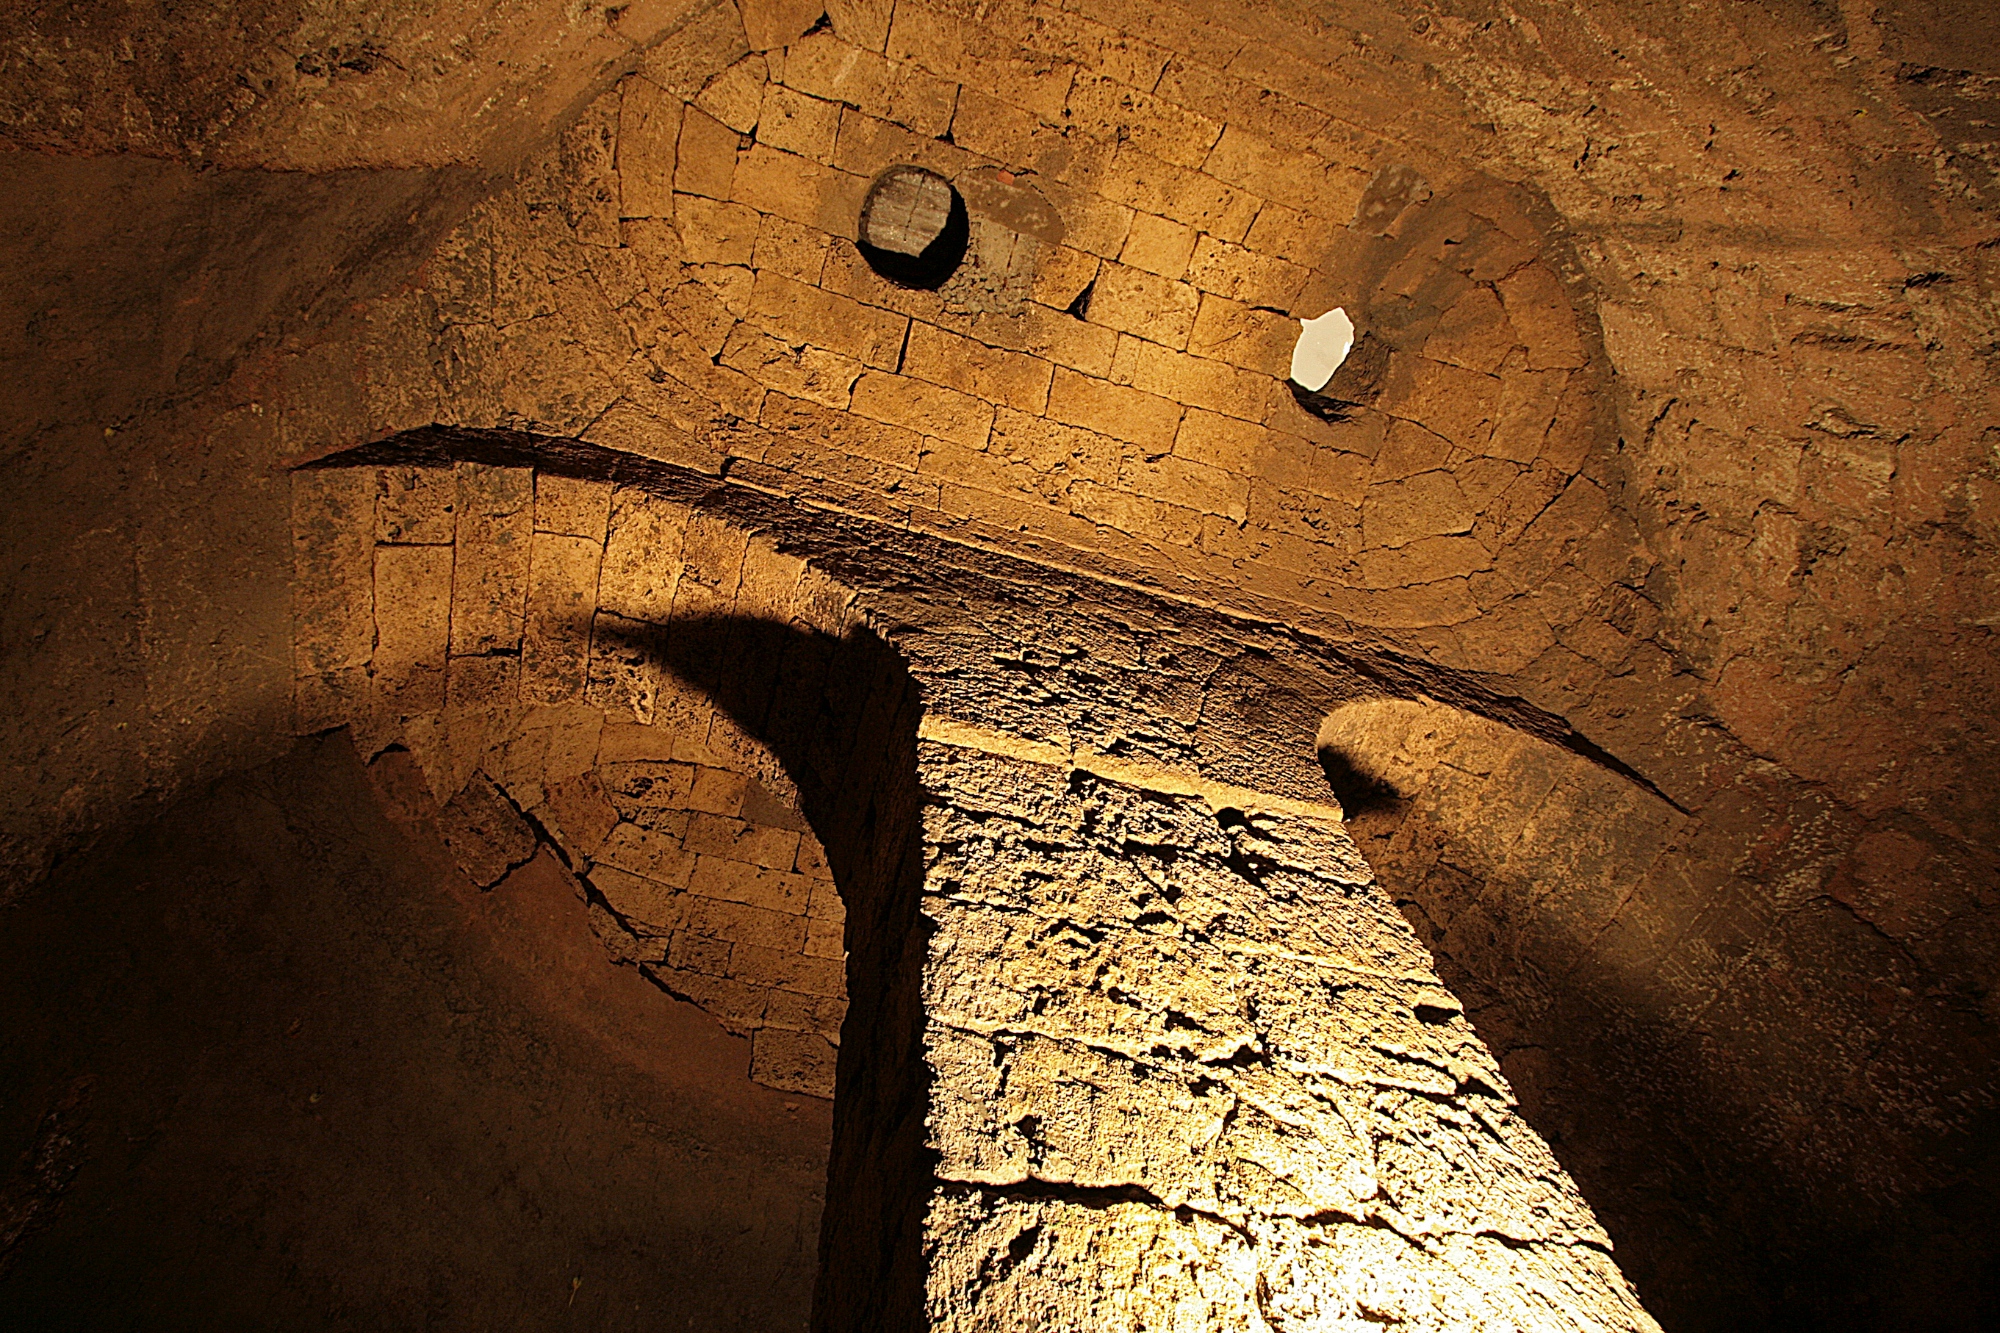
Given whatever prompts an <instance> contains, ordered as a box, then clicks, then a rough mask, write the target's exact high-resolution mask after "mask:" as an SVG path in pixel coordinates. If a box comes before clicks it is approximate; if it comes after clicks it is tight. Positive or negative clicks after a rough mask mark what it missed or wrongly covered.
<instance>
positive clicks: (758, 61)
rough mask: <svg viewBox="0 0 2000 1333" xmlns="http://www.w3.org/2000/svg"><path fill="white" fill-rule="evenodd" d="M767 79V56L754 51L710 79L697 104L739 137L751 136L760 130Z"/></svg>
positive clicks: (698, 97)
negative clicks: (765, 59) (739, 135)
mask: <svg viewBox="0 0 2000 1333" xmlns="http://www.w3.org/2000/svg"><path fill="white" fill-rule="evenodd" d="M768 77H769V69H768V66H767V65H766V64H765V61H764V57H763V56H761V55H759V54H757V53H755V52H752V53H751V54H749V55H747V56H744V57H743V58H742V59H741V60H738V61H737V62H736V63H735V64H733V65H731V66H730V67H729V68H728V69H725V70H723V71H722V72H721V73H720V74H717V75H716V76H715V77H714V78H712V79H710V80H709V81H708V83H707V85H706V86H705V87H703V88H702V90H701V91H700V92H699V93H697V94H696V95H695V99H694V105H695V106H696V107H698V108H700V109H701V110H702V111H705V112H707V113H708V114H709V115H711V116H714V117H715V118H716V119H717V120H718V121H720V122H722V123H723V124H724V125H727V126H728V127H729V128H730V129H732V130H735V131H736V132H737V133H738V134H748V133H750V132H751V131H752V130H754V129H756V128H757V115H758V113H759V111H761V110H762V108H763V105H764V88H765V80H766V79H767V78H768Z"/></svg>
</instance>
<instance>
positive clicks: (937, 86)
mask: <svg viewBox="0 0 2000 1333" xmlns="http://www.w3.org/2000/svg"><path fill="white" fill-rule="evenodd" d="M957 111H958V85H957V84H956V83H953V82H950V81H948V80H945V79H940V78H936V77H934V76H932V75H930V74H927V73H925V72H924V71H923V70H920V69H917V68H915V67H914V66H910V65H902V66H898V67H896V69H895V79H894V82H893V83H892V84H891V85H890V88H889V111H888V118H889V119H890V120H892V121H894V122H895V123H896V124H898V125H901V126H903V127H905V128H906V129H908V130H909V131H910V132H911V133H913V134H915V135H918V136H919V137H921V138H926V139H934V138H936V137H937V136H938V135H941V134H943V133H944V132H945V131H946V130H948V129H949V128H951V122H952V118H953V116H954V115H955V114H956V113H957Z"/></svg>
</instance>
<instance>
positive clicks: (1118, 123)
mask: <svg viewBox="0 0 2000 1333" xmlns="http://www.w3.org/2000/svg"><path fill="white" fill-rule="evenodd" d="M1068 110H1069V119H1070V123H1071V124H1072V125H1074V126H1076V127H1077V128H1078V129H1080V130H1082V131H1083V132H1085V133H1088V134H1092V135H1095V136H1096V137H1098V138H1101V139H1103V140H1105V141H1106V142H1109V143H1116V144H1126V143H1129V144H1131V145H1132V146H1133V147H1134V148H1135V149H1137V150H1138V151H1140V152H1142V153H1146V154H1149V155H1151V156H1153V157H1156V158H1159V159H1160V160H1161V161H1163V162H1172V163H1174V164H1176V165H1178V166H1182V167H1190V168H1194V167H1199V166H1201V164H1202V161H1203V160H1204V159H1205V158H1206V157H1207V156H1208V152H1209V149H1211V148H1213V147H1214V146H1215V141H1216V139H1218V138H1219V137H1220V136H1221V134H1222V122H1221V121H1219V120H1213V119H1210V118H1209V116H1206V115H1203V114H1201V112H1199V111H1195V110H1190V109H1189V108H1187V107H1184V106H1178V105H1176V104H1174V103H1172V102H1168V101H1164V100H1162V99H1160V98H1157V97H1154V96H1152V95H1151V94H1150V93H1145V92H1141V91H1139V90H1138V89H1136V88H1134V87H1132V86H1131V85H1130V84H1126V83H1120V82H1118V81H1117V80H1115V79H1112V78H1109V77H1107V76H1104V75H1099V74H1090V73H1083V74H1079V75H1078V76H1077V77H1076V80H1075V82H1074V83H1073V84H1072V85H1071V87H1070V91H1069V107H1068ZM1207 110H1209V111H1212V112H1215V113H1217V114H1222V113H1224V112H1226V110H1227V108H1226V107H1209V108H1207Z"/></svg>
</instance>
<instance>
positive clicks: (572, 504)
mask: <svg viewBox="0 0 2000 1333" xmlns="http://www.w3.org/2000/svg"><path fill="white" fill-rule="evenodd" d="M611 490H612V487H611V483H610V482H608V481H588V480H583V479H580V478H575V477H558V476H553V475H551V474H549V473H546V472H540V473H536V474H535V531H536V532H557V533H561V534H563V535H564V536H566V537H588V538H590V539H591V540H592V541H594V542H596V543H597V544H598V545H600V546H602V545H603V544H604V529H605V525H606V523H607V522H608V521H609V519H610V515H611Z"/></svg>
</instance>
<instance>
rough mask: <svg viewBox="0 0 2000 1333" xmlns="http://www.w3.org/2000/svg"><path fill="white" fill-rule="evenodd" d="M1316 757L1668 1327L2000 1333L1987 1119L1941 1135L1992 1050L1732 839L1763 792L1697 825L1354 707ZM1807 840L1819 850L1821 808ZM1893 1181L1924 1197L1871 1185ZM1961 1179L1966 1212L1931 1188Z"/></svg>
mask: <svg viewBox="0 0 2000 1333" xmlns="http://www.w3.org/2000/svg"><path fill="white" fill-rule="evenodd" d="M1319 745H1320V761H1321V765H1322V768H1323V769H1324V771H1325V773H1326V777H1327V780H1328V782H1329V783H1330V784H1331V785H1332V787H1333V790H1334V792H1335V794H1336V795H1337V796H1338V797H1339V799H1340V802H1341V805H1342V806H1343V808H1344V809H1345V811H1346V814H1347V827H1348V830H1349V831H1350V833H1352V835H1353V837H1354V840H1355V842H1356V844H1357V845H1358V846H1359V847H1360V848H1361V850H1362V853H1363V854H1364V855H1365V856H1366V857H1367V859H1368V862H1369V864H1370V866H1371V867H1372V868H1373V869H1374V871H1375V873H1376V875H1377V876H1378V878H1379V880H1380V882H1381V884H1382V886H1383V888H1384V889H1385V890H1386V891H1387V892H1388V893H1389V895H1390V896H1391V897H1392V898H1393V899H1394V901H1395V903H1396V905H1397V907H1398V908H1399V910H1401V912H1402V913H1403V915H1404V916H1405V917H1406V919H1408V920H1409V922H1410V924H1411V925H1412V927H1414V928H1415V930H1416V932H1417V934H1418V936H1419V938H1421V939H1422V940H1423V942H1424V943H1425V945H1426V946H1427V947H1428V948H1429V949H1430V951H1431V954H1432V956H1433V959H1434V961H1435V964H1436V966H1437V969H1438V973H1439V975H1440V977H1441V978H1442V979H1443V981H1444V982H1445V984H1446V985H1447V986H1449V987H1450V988H1451V990H1452V991H1453V993H1454V994H1455V995H1457V996H1458V998H1459V999H1460V1000H1461V1001H1462V1002H1463V1003H1464V1005H1465V1007H1466V1014H1467V1016H1468V1017H1469V1018H1470V1019H1471V1020H1472V1022H1473V1024H1474V1026H1475V1027H1476V1028H1477V1030H1478V1032H1479V1034H1480V1036H1481V1037H1482V1038H1483V1039H1484V1040H1485V1041H1486V1043H1487V1044H1488V1045H1489V1046H1490V1047H1491V1048H1492V1050H1493V1051H1494V1053H1495V1054H1496V1055H1497V1056H1499V1057H1500V1060H1501V1063H1502V1068H1503V1069H1504V1070H1505V1072H1506V1074H1507V1077H1508V1079H1509V1080H1510V1081H1511V1082H1512V1083H1513V1084H1514V1087H1515V1090H1516V1093H1517V1095H1518V1096H1519V1097H1520V1099H1521V1104H1522V1108H1523V1110H1524V1112H1525V1113H1526V1114H1527V1115H1528V1117H1529V1119H1530V1120H1531V1122H1532V1123H1533V1124H1534V1125H1535V1127H1536V1129H1538V1130H1539V1131H1540V1132H1541V1133H1542V1135H1543V1137H1544V1138H1545V1139H1547V1141H1548V1142H1549V1144H1550V1145H1551V1147H1553V1148H1554V1149H1555V1150H1556V1152H1557V1154H1558V1156H1559V1157H1560V1159H1561V1160H1562V1163H1563V1165H1564V1166H1565V1167H1566V1168H1567V1169H1568V1170H1569V1172H1570V1173H1571V1175H1572V1176H1573V1177H1574V1178H1575V1179H1576V1181H1577V1183H1578V1185H1579V1186H1580V1187H1581V1188H1582V1189H1583V1190H1584V1192H1585V1195H1586V1196H1587V1197H1588V1198H1589V1200H1590V1202H1591V1204H1592V1206H1593V1208H1594V1209H1595V1210H1596V1212H1597V1214H1598V1216H1599V1217H1600V1218H1601V1219H1602V1220H1603V1222H1604V1223H1605V1225H1606V1226H1607V1228H1608V1229H1609V1230H1610V1231H1611V1233H1612V1235H1613V1237H1614V1238H1615V1239H1616V1241H1617V1244H1618V1255H1619V1259H1620V1262H1621V1265H1622V1266H1623V1267H1624V1268H1625V1271H1626V1274H1627V1276H1628V1277H1630V1278H1631V1280H1632V1281H1633V1282H1634V1283H1635V1285H1637V1286H1638V1288H1639V1291H1640V1293H1641V1295H1642V1297H1643V1298H1644V1299H1645V1300H1646V1302H1647V1305H1648V1308H1649V1309H1651V1310H1652V1311H1653V1312H1654V1313H1655V1314H1656V1315H1657V1316H1659V1318H1660V1319H1661V1321H1662V1322H1663V1323H1664V1324H1665V1325H1666V1326H1667V1327H1668V1328H1671V1329H1686V1330H1697V1329H1699V1330H1706V1329H1728V1328H1733V1327H1742V1326H1743V1323H1742V1321H1743V1320H1744V1319H1746V1318H1748V1319H1750V1320H1751V1321H1752V1322H1755V1323H1757V1324H1758V1325H1759V1326H1762V1327H1770V1328H1774V1329H1792V1328H1799V1329H1806V1328H1820V1327H1853V1328H1864V1327H1866V1328H1873V1327H1888V1326H1894V1325H1895V1324H1896V1322H1897V1317H1896V1315H1895V1314H1894V1313H1893V1310H1892V1309H1891V1308H1890V1307H1889V1306H1888V1305H1886V1304H1882V1305H1881V1306H1880V1308H1878V1302H1882V1301H1883V1296H1882V1292H1883V1290H1884V1279H1883V1275H1884V1274H1887V1273H1892V1272H1893V1273H1905V1274H1907V1276H1904V1277H1901V1278H1898V1279H1895V1280H1893V1281H1890V1282H1889V1283H1888V1284H1887V1286H1888V1288H1889V1289H1892V1290H1893V1291H1894V1292H1895V1293H1897V1294H1896V1297H1895V1299H1896V1300H1897V1301H1898V1302H1899V1307H1898V1308H1902V1309H1905V1310H1914V1309H1918V1308H1927V1309H1929V1310H1930V1311H1931V1317H1932V1318H1934V1319H1935V1321H1936V1322H1935V1323H1932V1324H1930V1325H1928V1326H1929V1327H1935V1328H1939V1329H1945V1328H1951V1329H1956V1328H1961V1327H1963V1328H1973V1327H1981V1326H1983V1325H1982V1323H1981V1319H1982V1317H1983V1316H1982V1315H1981V1314H1980V1313H1979V1312H1978V1310H1976V1309H1975V1308H1974V1306H1978V1305H1980V1304H1981V1303H1982V1302H1983V1301H1986V1300H1990V1298H1991V1288H1992V1287H1993V1285H1994V1284H1993V1282H1992V1279H1991V1277H1988V1278H1987V1279H1985V1281H1984V1282H1983V1283H1982V1282H1981V1281H1979V1280H1974V1281H1970V1282H1968V1281H1967V1280H1966V1277H1965V1275H1966V1274H1967V1273H1971V1272H1980V1271H1982V1270H1985V1271H1988V1272H1990V1271H1991V1270H1992V1269H1993V1266H1994V1263H1993V1257H1992V1255H1991V1253H1990V1251H1991V1244H1990V1242H1988V1241H1987V1240H1985V1239H1984V1235H1985V1231H1984V1229H1982V1228H1967V1227H1965V1226H1964V1225H1963V1219H1962V1217H1961V1216H1955V1215H1954V1210H1955V1212H1956V1214H1963V1213H1964V1212H1965V1211H1966V1206H1965V1205H1966V1202H1967V1200H1968V1199H1969V1200H1972V1201H1978V1200H1989V1201H1990V1199H1991V1198H1992V1188H1993V1185H1994V1183H1995V1182H1994V1176H1995V1174H1996V1173H1995V1170H1994V1163H1993V1161H1992V1160H1991V1159H1992V1157H1993V1154H1992V1153H1991V1152H1990V1151H1987V1150H1984V1149H1982V1148H1981V1147H1980V1145H1979V1139H1980V1137H1981V1136H1980V1134H1979V1133H1978V1131H1977V1128H1976V1126H1977V1124H1978V1123H1980V1122H1979V1121H1978V1119H1977V1118H1976V1117H1974V1120H1973V1124H1974V1128H1973V1130H1972V1132H1970V1133H1969V1134H1968V1133H1966V1132H1965V1131H1959V1132H1956V1133H1952V1132H1948V1131H1947V1130H1945V1129H1944V1128H1942V1125H1943V1123H1944V1121H1943V1119H1942V1117H1941V1116H1939V1115H1938V1114H1935V1113H1932V1114H1930V1115H1928V1116H1927V1115H1926V1113H1925V1111H1924V1108H1925V1107H1927V1106H1928V1107H1944V1108H1950V1107H1951V1106H1952V1105H1953V1103H1954V1101H1955V1100H1957V1099H1959V1098H1964V1099H1966V1100H1967V1101H1970V1100H1971V1099H1972V1098H1974V1097H1976V1096H1977V1095H1978V1089H1977V1084H1978V1076H1977V1071H1978V1069H1979V1068H1980V1064H1981V1061H1982V1059H1983V1058H1984V1057H1983V1055H1982V1051H1983V1043H1982V1041H1981V1039H1980V1036H1979V1034H1978V1033H1977V1032H1974V1031H1972V1030H1970V1029H1969V1028H1968V1027H1967V1025H1966V1024H1965V1023H1964V1022H1963V1021H1962V1020H1959V1019H1957V1018H1956V1017H1955V1015H1954V1012H1953V1011H1952V1010H1951V1008H1950V1007H1949V1006H1947V1005H1941V1004H1938V1003H1936V1002H1935V1000H1934V999H1928V998H1926V997H1925V996H1924V995H1923V994H1922V992H1921V989H1920V987H1921V980H1920V979H1919V978H1918V977H1917V976H1916V975H1915V973H1914V970H1913V968H1912V967H1911V966H1910V964H1909V961H1908V960H1907V959H1905V958H1901V957H1898V956H1896V955H1895V953H1894V951H1893V948H1892V946H1890V945H1888V944H1887V943H1886V941H1884V940H1883V939H1882V937H1881V936H1880V935H1879V934H1878V933H1877V932H1873V931H1872V930H1871V929H1869V928H1868V927H1867V926H1866V925H1865V924H1864V923H1860V922H1857V921H1856V920H1855V919H1854V917H1853V914H1852V913H1851V912H1849V911H1848V910H1847V909H1845V908H1844V907H1843V906H1842V905H1841V904H1840V903H1839V902H1838V901H1837V900H1836V899H1835V898H1833V897H1831V896H1829V895H1828V894H1827V893H1826V892H1825V891H1824V890H1823V889H1822V888H1821V886H1820V881H1819V879H1818V877H1816V876H1807V875H1802V874H1798V873H1795V871H1794V870H1793V869H1792V868H1791V867H1789V866H1787V865H1785V864H1783V863H1782V860H1781V859H1780V861H1779V862H1778V863H1773V862H1772V857H1773V853H1772V851H1771V844H1770V839H1769V838H1768V836H1767V823H1766V821H1765V820H1764V819H1762V818H1761V817H1756V818H1749V817H1743V818H1736V819H1734V820H1732V810H1733V809H1734V808H1735V807H1741V808H1742V809H1743V810H1747V811H1750V812H1751V814H1752V815H1757V814H1758V813H1759V812H1760V811H1761V810H1762V806H1761V805H1760V804H1758V798H1759V797H1760V796H1761V795H1763V793H1759V792H1739V793H1735V794H1734V795H1733V796H1731V795H1729V794H1725V798H1724V799H1721V800H1718V801H1715V802H1711V803H1710V805H1709V806H1708V807H1707V808H1704V810H1703V811H1701V812H1700V813H1699V814H1698V815H1690V814H1687V813H1684V812H1682V811H1680V810H1678V809H1676V808H1675V807H1673V806H1671V805H1669V804H1668V803H1667V802H1665V801H1664V800H1662V799H1660V798H1659V797H1657V796H1655V795H1654V794H1652V793H1650V792H1648V791H1646V790H1645V789H1644V788H1642V787H1641V786H1639V785H1637V784H1635V783H1633V782H1630V781H1627V780H1626V779H1625V778H1624V777H1623V776H1622V775H1621V774H1619V773H1617V772H1615V771H1611V770H1609V769H1606V768H1605V767H1603V766H1602V765H1600V764H1596V763H1593V762H1592V761H1591V760H1590V758H1589V757H1588V756H1586V755H1584V754H1579V753H1576V752H1573V751H1571V750H1568V749H1564V748H1562V747H1560V746H1557V745H1554V744H1550V743H1548V742H1546V741H1542V740H1538V739H1536V738H1534V737H1531V736H1528V735H1526V734H1525V733H1522V732H1520V731H1516V730H1514V729H1512V728H1509V727H1506V726H1503V725H1501V724H1499V723H1496V722H1492V721H1490V720H1487V719H1484V718H1480V717H1476V716H1473V715H1472V714H1469V713H1465V712H1462V711H1461V710H1459V709H1456V708H1452V707H1449V706H1445V705H1440V704H1437V703H1432V702H1426V701H1415V700H1407V699H1387V698H1378V699H1370V700H1364V701H1359V702H1353V703H1348V704H1344V705H1342V706H1340V707H1338V708H1336V709H1334V710H1333V711H1332V713H1331V714H1329V715H1328V717H1327V718H1326V721H1325V722H1324V724H1323V725H1322V727H1321V730H1320V735H1319ZM1772 780H1773V781H1775V779H1772ZM1792 817H1793V818H1794V819H1795V820H1796V821H1797V822H1798V823H1799V824H1800V826H1801V827H1803V828H1806V829H1807V831H1808V832H1810V827H1811V825H1810V821H1811V819H1812V817H1813V816H1812V813H1811V811H1810V810H1809V809H1808V808H1807V807H1806V805H1805V802H1804V801H1800V802H1799V803H1798V804H1797V808H1796V809H1795V811H1794V813H1793V816H1792ZM1856 960H1863V961H1860V962H1857V961H1856ZM1899 987H1900V988H1901V989H1898V988H1899ZM1904 1071H1924V1072H1923V1077H1924V1078H1934V1079H1936V1080H1937V1084H1938V1085H1937V1086H1936V1087H1930V1086H1918V1084H1917V1083H1916V1082H1914V1081H1913V1080H1912V1078H1911V1076H1910V1075H1908V1074H1906V1073H1905V1072H1904ZM1961 1114H1962V1112H1961ZM1844 1122H1845V1123H1844ZM1848 1124H1865V1125H1869V1126H1873V1129H1872V1130H1870V1131H1869V1132H1868V1133H1867V1135H1866V1137H1864V1136H1863V1134H1862V1132H1861V1131H1860V1130H1859V1129H1852V1130H1851V1129H1849V1128H1848V1127H1847V1125H1848ZM1883 1126H1895V1127H1896V1128H1895V1129H1893V1130H1890V1131H1888V1132H1885V1131H1884V1130H1883V1128H1882V1127H1883ZM1878 1158H1879V1159H1883V1160H1887V1161H1891V1162H1895V1161H1902V1162H1905V1163H1907V1164H1908V1170H1909V1179H1908V1180H1889V1181H1884V1180H1881V1179H1875V1178H1869V1177H1868V1176H1867V1175H1866V1174H1865V1173H1866V1172H1867V1171H1868V1170H1870V1169H1872V1170H1874V1171H1876V1172H1878V1173H1879V1172H1880V1170H1881V1167H1880V1166H1879V1164H1878V1162H1877V1159H1878ZM1940 1159H1942V1160H1944V1161H1947V1162H1951V1163H1956V1164H1957V1165H1956V1168H1955V1171H1956V1175H1955V1178H1954V1179H1953V1180H1951V1181H1949V1182H1947V1186H1946V1188H1947V1192H1948V1193H1950V1194H1951V1198H1950V1199H1948V1200H1946V1201H1945V1203H1942V1204H1940V1203H1937V1202H1935V1201H1934V1199H1933V1196H1934V1195H1937V1194H1938V1190H1939V1187H1938V1186H1937V1185H1936V1184H1933V1183H1928V1182H1925V1181H1923V1180H1922V1179H1921V1173H1922V1172H1923V1171H1924V1170H1925V1169H1926V1167H1925V1163H1927V1162H1932V1161H1936V1160H1940ZM1930 1169H1932V1170H1934V1169H1935V1168H1930ZM1987 1206H1990V1204H1980V1205H1979V1209H1978V1210H1979V1211H1981V1212H1982V1213H1983V1212H1984V1210H1985V1208H1986V1207H1987ZM1926 1285H1929V1286H1935V1288H1936V1289H1937V1290H1938V1291H1940V1292H1947V1293H1952V1294H1953V1299H1955V1300H1956V1301H1958V1302H1959V1305H1960V1306H1962V1307H1963V1308H1953V1309H1950V1310H1947V1309H1944V1308H1942V1307H1941V1306H1940V1305H1939V1304H1938V1302H1937V1301H1936V1300H1935V1299H1932V1300H1928V1301H1926V1300H1924V1299H1922V1298H1920V1297H1919V1296H1918V1291H1919V1290H1920V1288H1921V1287H1923V1286H1926ZM1982 1291H1984V1292H1985V1294H1984V1295H1982ZM1968 1302H1969V1304H1968Z"/></svg>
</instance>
